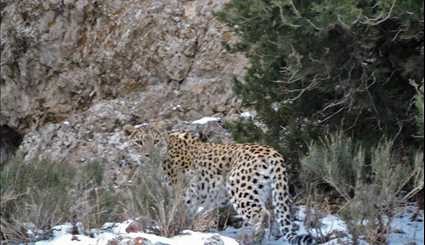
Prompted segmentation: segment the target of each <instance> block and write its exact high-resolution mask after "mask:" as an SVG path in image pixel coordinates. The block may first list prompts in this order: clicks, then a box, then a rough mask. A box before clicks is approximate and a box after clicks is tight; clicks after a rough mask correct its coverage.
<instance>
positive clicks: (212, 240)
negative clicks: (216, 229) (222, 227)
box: [204, 235, 224, 245]
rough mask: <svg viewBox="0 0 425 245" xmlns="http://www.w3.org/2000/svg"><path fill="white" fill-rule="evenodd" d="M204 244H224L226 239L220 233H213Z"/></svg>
mask: <svg viewBox="0 0 425 245" xmlns="http://www.w3.org/2000/svg"><path fill="white" fill-rule="evenodd" d="M204 245H224V241H223V240H222V239H221V238H220V236H219V235H213V236H211V237H209V238H207V239H206V240H205V242H204Z"/></svg>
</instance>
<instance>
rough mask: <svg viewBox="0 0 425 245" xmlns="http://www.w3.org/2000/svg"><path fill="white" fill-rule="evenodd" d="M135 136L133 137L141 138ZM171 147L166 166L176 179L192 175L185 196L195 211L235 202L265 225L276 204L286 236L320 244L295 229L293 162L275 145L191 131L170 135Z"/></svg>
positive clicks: (251, 219) (251, 220)
mask: <svg viewBox="0 0 425 245" xmlns="http://www.w3.org/2000/svg"><path fill="white" fill-rule="evenodd" d="M135 135H137V133H136V134H133V138H137V137H135ZM138 137H139V138H138V139H139V140H140V137H141V136H138ZM135 142H136V143H137V140H136V141H135ZM139 143H140V142H139ZM167 146H168V149H167V157H166V160H165V162H164V164H163V169H164V171H165V173H166V174H167V176H168V178H169V180H170V182H171V183H172V184H175V183H177V181H178V177H179V176H181V175H184V176H187V177H189V179H190V183H189V187H188V189H187V191H186V196H185V201H186V204H187V205H188V207H189V208H190V209H191V210H192V211H195V210H196V209H197V208H198V207H200V206H202V207H205V206H214V207H219V206H223V205H226V203H228V202H229V201H230V203H231V204H232V205H233V207H234V208H235V210H236V211H237V213H238V214H239V215H240V216H241V217H242V218H243V219H244V221H246V222H247V223H249V224H252V225H254V226H255V227H260V226H261V222H263V220H264V216H265V215H266V214H268V213H269V212H268V207H269V206H270V205H269V203H271V204H272V208H273V211H274V217H275V220H276V222H277V224H278V227H279V231H280V233H281V235H283V236H284V238H285V239H286V240H288V241H290V243H291V244H315V241H314V239H313V238H312V237H311V236H309V235H301V236H299V235H297V234H296V232H295V228H294V222H293V216H292V212H291V205H292V203H291V197H290V194H289V183H288V173H287V166H286V165H285V161H284V158H283V157H282V155H281V154H280V153H279V152H277V151H276V150H274V149H273V148H271V147H268V146H262V145H256V144H212V143H204V142H201V141H198V140H197V139H195V138H194V137H193V136H192V135H191V134H189V133H172V134H169V135H168V137H167Z"/></svg>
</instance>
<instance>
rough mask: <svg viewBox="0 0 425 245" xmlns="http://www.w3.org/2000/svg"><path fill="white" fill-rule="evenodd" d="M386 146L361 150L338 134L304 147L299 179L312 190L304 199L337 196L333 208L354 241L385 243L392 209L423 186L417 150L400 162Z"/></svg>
mask: <svg viewBox="0 0 425 245" xmlns="http://www.w3.org/2000/svg"><path fill="white" fill-rule="evenodd" d="M392 148H393V144H392V143H391V142H382V143H380V144H379V145H378V146H377V147H376V148H375V149H374V150H373V151H372V152H369V153H367V152H365V150H364V148H362V147H361V146H358V145H356V144H355V143H354V142H353V140H352V139H351V138H349V137H345V136H344V135H343V134H342V133H338V134H335V135H332V136H329V137H328V138H326V139H324V140H323V141H322V143H319V144H312V145H310V147H309V154H308V156H306V157H305V158H304V159H303V160H302V166H303V168H304V169H305V170H306V171H304V176H303V179H304V180H305V182H306V183H311V185H310V186H309V188H308V189H309V190H310V191H311V192H312V193H314V194H312V193H310V197H315V198H313V199H317V200H316V201H317V202H322V201H323V196H327V197H333V199H334V200H340V201H339V203H338V207H339V208H338V210H337V212H338V214H339V215H340V216H341V217H342V218H343V220H344V221H345V222H346V224H347V226H348V229H349V233H350V235H351V236H352V239H353V242H354V243H355V244H358V242H359V239H364V240H367V241H368V242H370V244H384V243H386V239H387V237H388V234H389V232H390V224H391V221H392V218H393V216H394V215H395V214H396V212H397V209H398V208H399V207H402V206H403V205H404V204H406V203H407V202H408V200H409V199H410V198H411V197H412V196H414V195H415V194H416V193H418V192H419V191H420V190H422V189H423V178H424V166H423V153H418V154H417V155H416V157H415V159H414V160H412V162H405V163H403V164H402V163H400V159H398V158H397V157H395V156H394V154H393V153H392ZM311 180H314V181H311ZM318 193H319V194H318ZM330 193H331V194H330Z"/></svg>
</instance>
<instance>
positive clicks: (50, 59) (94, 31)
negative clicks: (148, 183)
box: [0, 0, 246, 164]
mask: <svg viewBox="0 0 425 245" xmlns="http://www.w3.org/2000/svg"><path fill="white" fill-rule="evenodd" d="M226 1H227V0H197V1H193V0H146V1H139V0H128V1H121V0H104V1H88V0H48V1H40V0H26V1H14V0H5V1H3V2H2V3H1V5H0V8H1V40H0V41H1V47H2V48H1V67H0V68H1V70H2V72H1V77H0V79H1V80H0V89H1V105H2V106H1V111H0V126H1V125H7V127H10V128H14V129H16V130H17V131H18V132H19V133H21V134H25V137H24V141H23V144H22V145H21V148H20V152H21V154H23V155H24V156H25V159H27V160H28V161H30V160H31V159H34V158H48V159H51V160H55V161H69V162H72V163H78V162H88V161H92V160H95V159H102V160H104V161H106V162H113V163H115V164H124V163H126V162H129V161H130V162H133V163H138V161H140V160H138V158H137V154H136V153H134V152H132V150H131V149H130V148H131V147H130V148H129V149H130V150H124V149H127V145H126V143H125V139H124V138H123V135H122V131H121V127H122V126H123V125H124V124H127V123H131V124H140V123H143V122H156V124H161V125H162V126H163V127H165V128H173V127H176V126H177V125H185V123H184V122H185V121H192V120H196V119H199V118H201V117H203V116H218V117H221V118H229V117H233V116H234V115H236V113H237V112H238V110H239V106H238V102H237V100H236V99H235V98H234V95H233V93H232V91H231V90H232V89H231V86H232V84H231V80H232V78H233V77H234V76H241V75H243V72H244V67H245V65H246V59H245V58H244V57H242V56H240V55H237V54H229V53H228V52H226V51H225V50H224V48H223V47H222V45H221V43H222V42H223V41H231V40H232V39H233V38H234V37H233V36H232V35H231V34H230V32H228V30H227V28H226V27H225V26H223V25H222V24H220V23H219V22H218V21H216V20H215V19H214V15H213V12H214V11H217V10H219V9H220V8H221V7H222V6H223V5H224V4H225V2H226ZM190 127H193V126H190ZM133 153H134V154H133Z"/></svg>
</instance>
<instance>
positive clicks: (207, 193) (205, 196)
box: [185, 169, 229, 214]
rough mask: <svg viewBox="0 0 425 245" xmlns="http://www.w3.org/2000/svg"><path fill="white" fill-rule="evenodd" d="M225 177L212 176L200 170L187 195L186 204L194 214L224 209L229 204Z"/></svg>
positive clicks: (190, 183) (193, 178)
mask: <svg viewBox="0 0 425 245" xmlns="http://www.w3.org/2000/svg"><path fill="white" fill-rule="evenodd" d="M224 183H225V180H224V177H223V176H218V175H212V174H210V171H208V170H207V169H200V170H199V171H197V172H196V173H195V174H194V175H193V176H192V178H191V180H190V182H189V185H188V188H187V190H186V194H185V203H186V205H187V206H188V208H189V210H190V212H191V213H192V214H196V213H198V212H200V211H202V212H206V211H210V210H212V209H215V208H219V207H224V206H226V205H227V204H228V203H229V197H228V194H227V190H226V187H225V184H224Z"/></svg>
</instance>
